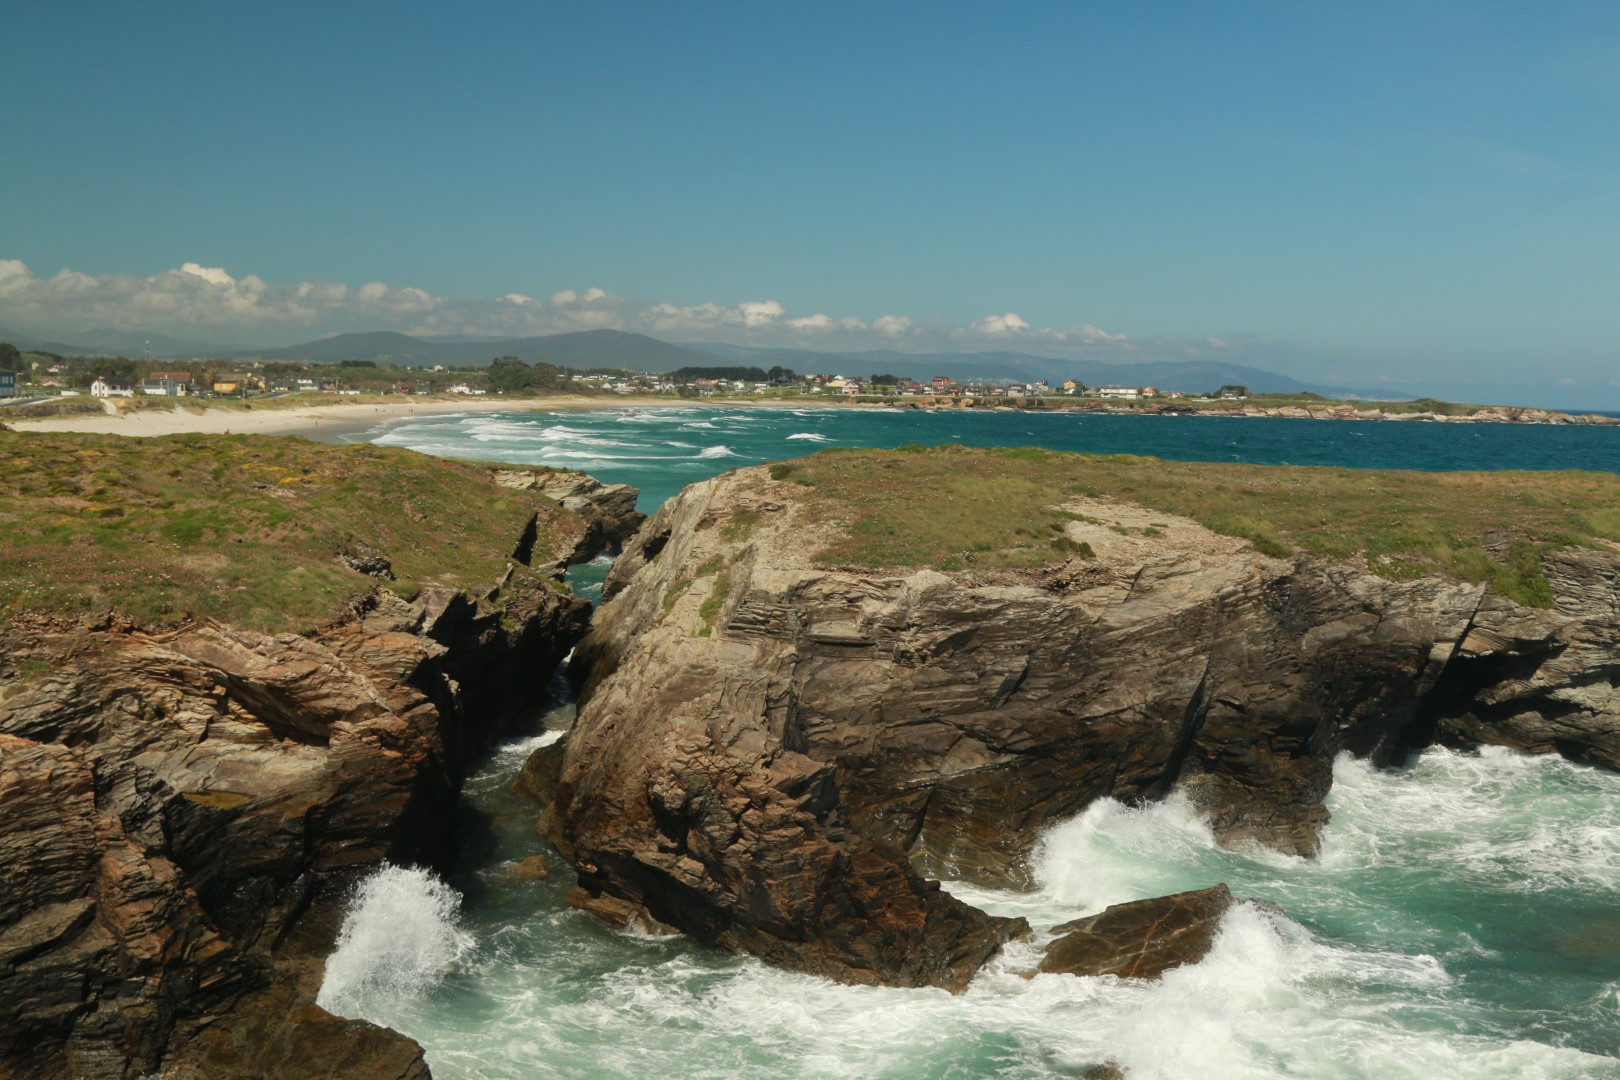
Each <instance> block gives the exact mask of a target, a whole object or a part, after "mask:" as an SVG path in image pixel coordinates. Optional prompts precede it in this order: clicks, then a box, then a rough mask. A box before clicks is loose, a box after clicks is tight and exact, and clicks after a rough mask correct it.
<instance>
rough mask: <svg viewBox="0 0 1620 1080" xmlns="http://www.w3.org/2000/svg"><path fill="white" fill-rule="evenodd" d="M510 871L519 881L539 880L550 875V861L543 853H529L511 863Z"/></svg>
mask: <svg viewBox="0 0 1620 1080" xmlns="http://www.w3.org/2000/svg"><path fill="white" fill-rule="evenodd" d="M510 873H511V875H512V876H513V877H514V878H517V879H518V880H519V881H540V880H541V879H543V878H548V877H550V876H551V863H550V862H549V861H548V860H547V859H546V857H545V856H544V855H530V856H529V857H528V858H527V859H521V860H519V861H518V862H516V863H513V864H512V869H511V871H510Z"/></svg>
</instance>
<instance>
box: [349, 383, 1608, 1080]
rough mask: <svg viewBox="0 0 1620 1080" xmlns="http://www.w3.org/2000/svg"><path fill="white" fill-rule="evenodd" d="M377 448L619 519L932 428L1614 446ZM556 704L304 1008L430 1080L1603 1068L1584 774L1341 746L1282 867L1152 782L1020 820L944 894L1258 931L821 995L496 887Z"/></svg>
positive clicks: (884, 426) (1077, 422) (780, 422)
mask: <svg viewBox="0 0 1620 1080" xmlns="http://www.w3.org/2000/svg"><path fill="white" fill-rule="evenodd" d="M1117 421H1123V422H1122V423H1121V422H1117ZM701 425H711V426H701ZM1290 432H1292V434H1290ZM377 434H380V435H381V438H380V440H379V441H385V442H391V443H397V444H402V445H409V446H415V447H417V448H418V449H424V450H429V451H431V452H435V453H446V454H455V455H457V456H485V457H491V458H500V459H505V460H515V461H534V462H545V463H548V464H572V465H575V466H577V467H580V468H586V469H589V470H590V471H592V472H594V473H596V474H597V475H599V476H602V477H603V478H604V479H609V480H624V481H627V482H631V483H638V484H639V485H641V486H642V487H643V490H644V492H645V500H646V502H647V503H651V502H652V501H653V500H656V499H658V498H661V497H664V496H667V495H668V494H671V493H673V491H674V490H677V489H678V487H679V485H680V484H682V483H686V482H688V481H690V480H694V479H698V478H701V477H702V476H706V475H710V474H712V473H713V472H716V471H719V470H720V469H722V468H727V467H730V466H733V465H737V464H744V463H750V462H754V461H760V460H766V459H768V458H774V457H781V456H787V455H791V454H792V453H793V452H795V451H796V450H798V449H800V448H808V447H809V446H814V445H885V446H893V445H900V444H902V443H907V442H945V441H951V439H952V438H953V437H954V438H956V439H958V440H959V441H962V442H969V443H975V444H1007V443H1015V444H1016V443H1033V444H1039V445H1045V446H1052V447H1056V448H1062V449H1084V450H1096V451H1107V452H1114V451H1121V450H1129V451H1133V452H1142V453H1155V454H1159V455H1161V456H1165V457H1189V458H1200V459H1215V460H1219V459H1221V458H1223V457H1224V458H1228V459H1230V458H1233V457H1237V458H1239V459H1241V460H1250V461H1290V462H1295V463H1304V462H1314V461H1322V460H1326V461H1331V462H1333V463H1337V464H1356V465H1369V466H1370V465H1379V466H1393V467H1416V466H1417V465H1418V464H1419V463H1420V462H1422V463H1427V464H1433V463H1435V462H1436V461H1443V462H1445V463H1447V467H1458V468H1463V467H1469V468H1480V467H1518V468H1551V467H1567V466H1572V465H1582V466H1585V467H1601V468H1609V469H1617V470H1620V453H1617V448H1620V431H1615V430H1611V429H1586V428H1579V429H1570V428H1552V427H1538V428H1498V427H1487V426H1483V425H1480V426H1456V427H1453V426H1443V425H1426V424H1423V425H1420V424H1406V423H1402V424H1392V423H1354V422H1326V421H1282V420H1269V419H1267V420H1258V419H1257V420H1200V419H1192V418H1175V419H1170V418H1160V417H1096V418H1092V417H1087V418H1078V419H1077V418H1073V417H1043V416H1032V415H1029V414H990V415H985V416H917V415H915V414H909V415H908V414H900V415H895V414H890V413H877V414H873V413H856V412H845V411H839V412H826V413H816V412H812V411H808V410H806V411H805V414H803V415H801V414H798V413H767V412H766V411H765V410H758V411H749V412H744V411H741V410H691V411H685V412H680V413H657V414H623V413H591V414H578V413H570V414H565V415H564V414H555V415H539V416H534V417H512V416H498V417H488V416H485V417H451V418H429V419H415V420H411V421H407V422H404V423H400V424H395V425H391V426H390V427H388V428H387V429H386V430H385V431H382V432H379V433H377ZM809 436H814V438H811V437H809ZM1290 441H1292V445H1289V444H1290ZM674 443H679V444H685V445H670V444H674ZM1335 455H1337V456H1336V457H1335ZM1425 455H1428V456H1425ZM644 508H648V507H646V506H644ZM604 572H605V564H601V563H599V564H597V565H595V566H592V567H586V568H579V569H578V570H576V572H575V573H576V575H577V576H578V578H579V582H578V584H579V587H580V588H581V591H583V592H587V594H589V592H590V591H591V590H593V589H599V587H600V580H601V576H602V574H603V573H604ZM562 693H563V692H562V690H561V688H560V687H559V688H558V694H559V703H558V705H557V706H556V707H555V708H554V709H553V710H551V711H550V712H549V713H548V714H547V715H545V716H544V717H541V718H539V719H538V720H537V721H536V726H535V730H534V731H533V732H531V733H529V734H527V735H525V736H523V737H521V738H518V739H514V740H513V741H511V742H509V743H508V744H506V745H505V746H503V747H502V748H500V749H499V750H498V751H497V752H496V753H495V754H494V755H493V756H492V758H491V759H490V761H489V762H488V763H487V765H486V767H485V768H484V769H483V770H482V771H481V772H480V773H479V774H478V775H477V776H476V777H475V778H474V779H473V780H472V781H471V782H470V783H469V785H468V792H467V799H466V805H465V807H464V808H463V811H462V815H463V822H462V825H463V828H462V832H461V835H462V837H463V844H462V855H461V859H460V861H459V862H458V864H457V865H456V866H455V867H454V868H453V869H452V870H451V872H450V873H449V875H448V878H447V880H445V881H439V880H437V879H435V878H433V877H432V876H431V875H429V874H427V873H425V872H423V871H420V870H411V869H396V868H388V869H385V870H384V871H382V872H379V873H378V874H376V875H374V876H373V877H372V878H371V879H370V880H369V881H368V882H367V883H366V885H365V887H364V888H363V890H362V891H361V892H360V893H359V894H357V896H356V899H355V903H354V906H353V909H352V911H351V913H350V917H349V920H348V921H347V923H346V925H345V931H344V934H345V936H344V940H343V941H342V942H341V943H340V945H339V948H338V949H337V951H336V952H335V953H334V955H333V957H332V958H331V961H330V962H329V964H328V971H327V979H326V983H325V986H324V987H323V990H322V997H321V1001H322V1003H323V1004H325V1005H326V1006H327V1007H329V1008H332V1009H334V1010H336V1011H339V1012H343V1013H347V1014H350V1015H361V1016H366V1017H368V1018H370V1019H373V1020H376V1021H378V1022H380V1023H385V1024H389V1025H391V1026H393V1027H396V1028H399V1029H400V1030H403V1031H406V1032H408V1033H409V1034H411V1035H413V1036H414V1037H416V1038H417V1039H418V1040H420V1041H421V1042H422V1043H423V1045H424V1046H425V1047H426V1048H427V1051H428V1059H429V1061H430V1063H431V1064H432V1066H433V1069H434V1072H435V1075H437V1076H439V1077H441V1078H443V1077H467V1078H471V1077H488V1078H495V1077H512V1078H517V1077H535V1076H556V1077H573V1076H600V1077H621V1076H623V1077H741V1076H747V1077H755V1076H759V1077H894V1078H900V1077H981V1076H982V1077H990V1076H998V1077H999V1076H1008V1077H1031V1078H1033V1077H1064V1076H1077V1075H1079V1074H1080V1073H1081V1072H1082V1071H1083V1070H1084V1068H1085V1067H1086V1066H1087V1065H1089V1064H1092V1063H1094V1062H1097V1061H1101V1060H1104V1059H1113V1060H1116V1061H1118V1062H1120V1063H1121V1064H1123V1065H1124V1066H1126V1067H1127V1069H1128V1070H1129V1074H1130V1075H1131V1076H1132V1077H1136V1078H1164V1080H1181V1078H1187V1077H1211V1078H1234V1080H1236V1078H1251V1077H1322V1078H1330V1077H1331V1078H1340V1077H1369V1078H1371V1077H1378V1078H1380V1080H1383V1078H1389V1077H1413V1078H1417V1077H1423V1078H1430V1077H1451V1076H1466V1077H1503V1078H1507V1077H1620V903H1617V901H1620V777H1617V776H1615V775H1614V774H1612V773H1608V772H1604V771H1600V770H1596V769H1591V768H1588V767H1584V766H1578V765H1573V764H1570V763H1568V762H1564V761H1562V760H1559V759H1556V758H1545V757H1529V756H1525V755H1519V754H1514V753H1510V752H1507V751H1501V750H1488V751H1486V752H1483V753H1480V754H1463V753H1456V752H1452V751H1447V750H1440V749H1436V750H1430V751H1426V752H1424V753H1423V754H1422V755H1420V756H1418V757H1416V758H1415V759H1414V760H1413V761H1412V762H1410V763H1409V764H1408V766H1407V767H1405V768H1402V769H1390V770H1375V769H1371V768H1369V767H1367V766H1366V765H1365V764H1363V763H1360V762H1355V761H1351V760H1349V759H1343V760H1341V761H1340V762H1338V763H1337V766H1336V768H1335V783H1334V787H1333V790H1332V792H1331V793H1330V795H1329V799H1328V805H1329V808H1330V810H1331V811H1332V815H1333V817H1332V820H1331V822H1330V824H1329V825H1328V827H1327V830H1326V833H1325V835H1324V840H1323V848H1322V853H1321V855H1320V856H1319V857H1316V858H1313V859H1308V860H1307V859H1297V858H1290V857H1285V856H1279V855H1274V854H1269V853H1264V852H1257V851H1250V852H1232V851H1225V850H1222V849H1220V848H1217V847H1216V846H1215V844H1214V842H1213V840H1212V838H1211V836H1210V834H1209V830H1208V829H1207V827H1206V826H1205V825H1204V824H1203V823H1202V822H1201V821H1200V820H1199V818H1198V816H1197V815H1196V814H1195V813H1194V812H1193V811H1192V810H1191V809H1190V808H1189V807H1187V806H1186V805H1185V804H1183V803H1182V802H1180V801H1179V800H1177V799H1174V798H1173V799H1171V800H1169V801H1167V802H1165V803H1162V804H1157V805H1154V806H1149V807H1144V808H1128V807H1125V806H1122V805H1120V804H1118V803H1114V802H1111V801H1105V802H1102V803H1097V804H1094V805H1093V806H1091V807H1089V808H1088V809H1087V810H1086V811H1085V812H1084V813H1083V814H1081V815H1080V816H1079V817H1077V818H1075V819H1073V820H1071V821H1068V822H1065V823H1062V824H1060V825H1059V826H1057V827H1055V828H1054V829H1052V830H1051V831H1050V832H1049V833H1048V834H1047V835H1046V837H1045V838H1044V841H1043V844H1042V846H1041V850H1040V853H1039V857H1038V861H1037V874H1036V877H1037V880H1038V888H1037V889H1036V890H1035V891H1033V892H1030V893H1004V892H992V891H983V890H975V889H972V888H970V887H968V886H966V885H963V884H961V883H949V882H948V883H946V887H947V888H950V889H951V890H952V891H953V892H956V893H957V894H958V895H961V896H963V897H964V898H965V899H968V900H969V901H971V902H973V903H976V904H979V905H980V906H983V907H984V908H986V909H988V910H991V911H994V912H997V913H1000V914H1019V915H1024V916H1026V917H1027V918H1029V920H1030V922H1031V923H1032V924H1033V925H1034V926H1035V927H1036V928H1037V930H1045V929H1047V928H1050V927H1051V926H1053V925H1055V924H1057V923H1059V922H1063V921H1066V920H1068V919H1070V918H1073V917H1075V916H1077V915H1080V914H1083V913H1087V912H1091V911H1096V910H1098V909H1100V908H1101V907H1103V906H1106V905H1107V904H1110V903H1116V902H1119V901H1121V900H1127V899H1134V898H1138V897H1142V896H1152V895H1160V894H1163V893H1166V892H1172V891H1176V890H1180V889H1188V888H1197V887H1202V886H1206V885H1210V884H1213V883H1215V882H1217V881H1225V882H1227V883H1229V884H1230V885H1231V887H1232V889H1233V891H1234V892H1235V893H1236V894H1238V895H1239V896H1242V897H1247V898H1251V899H1256V900H1265V901H1270V902H1272V903H1275V904H1277V905H1279V906H1280V907H1281V909H1282V910H1283V911H1284V912H1286V915H1278V914H1275V913H1272V912H1268V911H1267V910H1263V909H1260V908H1256V907H1251V906H1245V907H1241V908H1239V909H1237V910H1236V911H1235V912H1234V913H1233V914H1232V915H1230V916H1229V917H1228V918H1227V920H1226V921H1225V923H1224V925H1223V929H1222V932H1221V935H1220V938H1219V941H1218V943H1217V945H1216V947H1215V950H1214V951H1213V953H1212V954H1211V955H1210V956H1209V957H1208V958H1207V959H1206V960H1205V961H1203V962H1202V963H1200V964H1198V965H1196V966H1193V967H1187V968H1182V969H1178V970H1176V971H1173V972H1170V973H1168V974H1167V975H1166V976H1165V977H1164V978H1163V979H1161V980H1158V981H1156V982H1152V983H1146V984H1133V983H1128V982H1123V981H1120V980H1116V979H1077V978H1074V977H1072V976H1058V975H1039V976H1036V977H1034V978H1026V977H1025V976H1026V974H1027V973H1028V971H1029V970H1030V969H1032V968H1033V966H1034V963H1035V955H1036V953H1035V946H1033V945H1015V946H1013V947H1012V948H1011V949H1010V950H1009V951H1008V953H1007V954H1006V955H1005V956H1004V957H1003V958H1001V959H999V960H998V961H996V962H995V963H994V964H992V965H991V966H990V967H989V968H987V969H986V970H985V971H984V972H983V973H981V975H980V976H979V977H978V978H977V979H976V980H975V982H974V984H973V986H972V987H971V988H970V989H969V990H968V992H967V993H965V994H961V995H958V996H952V995H949V994H946V993H944V992H941V991H934V990H896V989H881V988H856V987H843V986H837V985H834V984H831V983H827V982H825V981H823V980H819V979H814V978H809V977H806V976H799V975H792V974H788V973H784V972H779V971H775V970H772V969H770V968H767V967H765V966H764V965H762V964H760V963H758V962H756V961H754V960H751V959H748V958H739V957H727V956H718V955H715V954H713V953H711V952H708V951H706V950H704V949H701V948H697V947H695V946H693V945H692V944H691V943H689V942H687V941H685V940H684V939H681V938H674V939H654V938H645V937H639V936H635V935H625V934H618V933H614V932H612V931H609V930H607V929H605V928H603V927H602V926H601V925H600V924H598V923H596V922H595V921H593V920H592V919H590V918H589V917H587V916H584V915H581V914H579V913H577V912H573V911H570V910H568V909H566V908H565V907H564V906H563V903H562V898H563V896H564V895H565V894H566V892H567V890H568V887H569V886H570V884H571V878H570V875H569V872H568V870H567V867H566V866H564V865H562V864H561V863H560V861H558V860H556V859H555V858H553V867H554V872H553V874H552V876H551V877H550V878H548V879H545V880H543V881H538V882H535V881H523V880H518V879H517V878H515V877H514V876H513V874H512V871H511V868H512V866H513V864H514V863H515V862H516V861H517V860H520V859H522V858H524V857H526V856H528V855H531V854H535V853H540V852H543V851H544V850H545V848H544V845H543V843H542V842H541V841H540V840H539V839H538V838H537V837H536V836H535V835H534V831H533V825H534V817H535V814H534V811H533V808H532V807H530V806H528V805H527V804H525V803H523V802H521V801H520V800H518V799H517V798H516V797H515V796H513V795H512V794H511V793H510V785H511V780H512V778H513V776H514V775H515V773H516V770H517V769H518V768H519V767H520V766H521V764H522V762H523V760H524V759H525V758H526V757H527V756H528V754H529V753H530V752H531V751H532V749H533V748H534V747H535V746H538V745H540V744H541V743H542V742H544V741H546V740H548V739H551V738H555V737H556V734H557V732H558V731H560V730H561V729H562V728H565V727H566V726H567V724H568V723H569V722H570V721H571V719H572V711H571V706H570V705H569V704H568V703H567V702H566V701H565V700H562ZM542 729H549V730H546V731H542Z"/></svg>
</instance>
